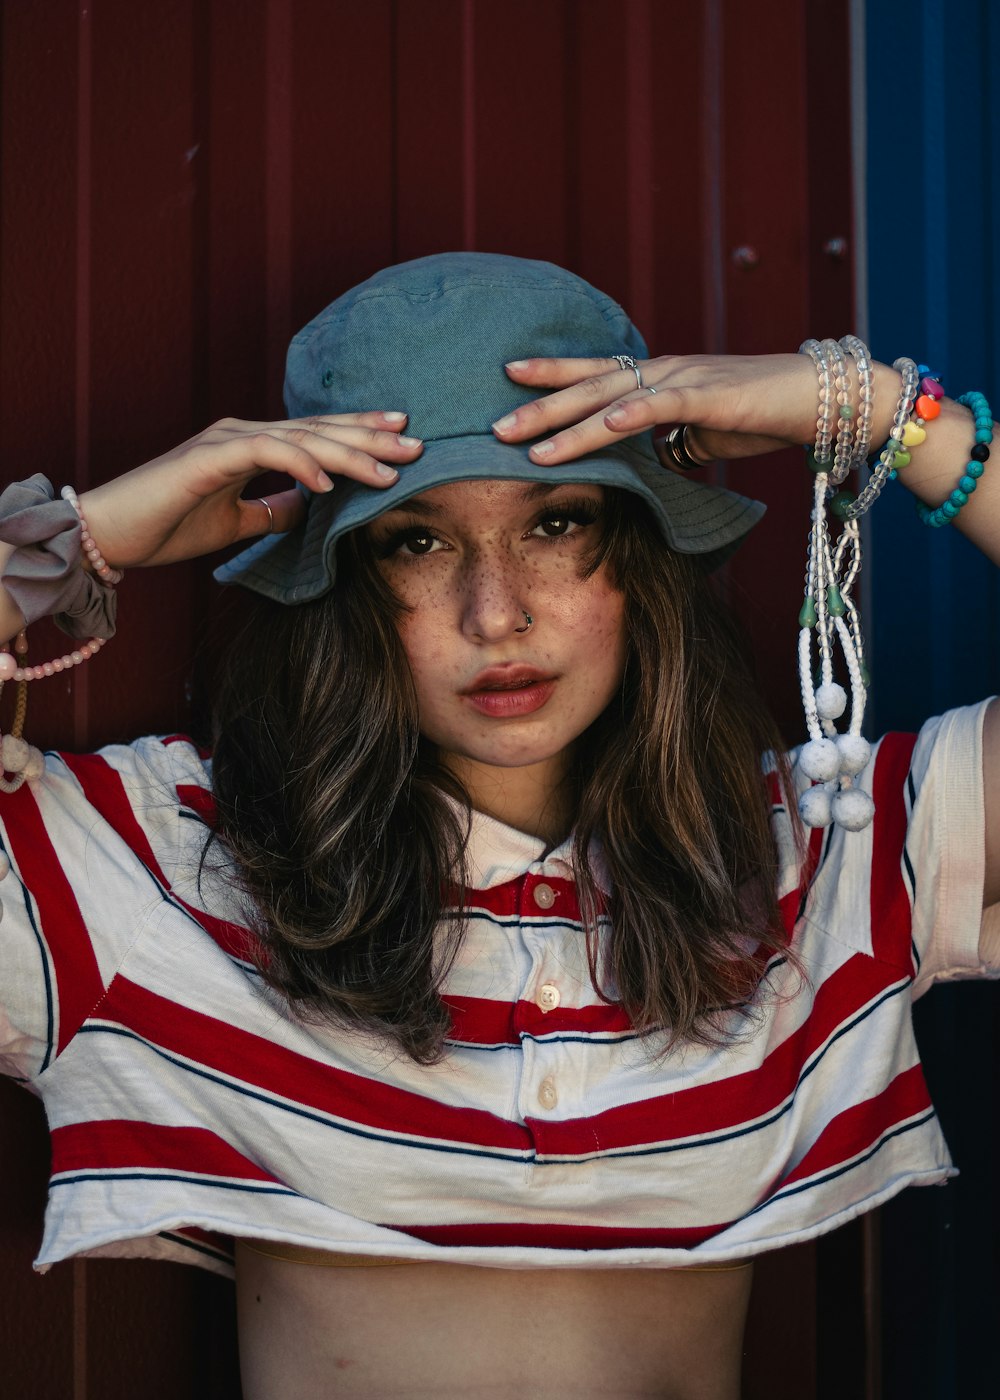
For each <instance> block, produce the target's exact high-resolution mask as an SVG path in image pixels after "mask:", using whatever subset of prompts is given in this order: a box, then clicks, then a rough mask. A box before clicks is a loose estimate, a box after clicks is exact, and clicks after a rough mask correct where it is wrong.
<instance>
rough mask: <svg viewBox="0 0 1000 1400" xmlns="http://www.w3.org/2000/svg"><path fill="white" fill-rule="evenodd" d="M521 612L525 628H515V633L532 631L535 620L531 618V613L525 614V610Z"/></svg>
mask: <svg viewBox="0 0 1000 1400" xmlns="http://www.w3.org/2000/svg"><path fill="white" fill-rule="evenodd" d="M521 612H522V613H523V614H524V626H523V627H515V628H514V631H515V632H527V631H529V630H530V628H531V627H533V626H534V623H535V619H534V618H533V617H532V616H531V613H526V612H524V609H523V608H522V609H521Z"/></svg>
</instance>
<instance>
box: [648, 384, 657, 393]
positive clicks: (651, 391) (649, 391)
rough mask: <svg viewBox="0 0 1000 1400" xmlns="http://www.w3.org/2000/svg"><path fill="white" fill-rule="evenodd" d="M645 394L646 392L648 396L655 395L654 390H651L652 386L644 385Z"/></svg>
mask: <svg viewBox="0 0 1000 1400" xmlns="http://www.w3.org/2000/svg"><path fill="white" fill-rule="evenodd" d="M646 392H647V393H650V394H655V393H656V390H655V389H654V388H653V386H652V384H647V385H646Z"/></svg>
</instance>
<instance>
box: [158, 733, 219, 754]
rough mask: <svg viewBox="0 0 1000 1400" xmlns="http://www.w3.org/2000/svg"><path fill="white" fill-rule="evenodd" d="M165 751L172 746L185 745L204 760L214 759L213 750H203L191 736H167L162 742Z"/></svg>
mask: <svg viewBox="0 0 1000 1400" xmlns="http://www.w3.org/2000/svg"><path fill="white" fill-rule="evenodd" d="M160 743H161V744H162V745H163V747H164V748H165V749H168V748H169V747H170V745H171V744H184V745H185V746H186V747H187V748H189V749H194V751H195V753H196V754H197V755H198V757H199V758H200V759H202V760H205V759H209V758H211V757H212V750H211V749H203V748H202V747H201V745H200V744H196V743H195V741H194V740H193V739H192V738H191V736H190V735H189V734H165V735H164V736H163V738H162V739H161V740H160Z"/></svg>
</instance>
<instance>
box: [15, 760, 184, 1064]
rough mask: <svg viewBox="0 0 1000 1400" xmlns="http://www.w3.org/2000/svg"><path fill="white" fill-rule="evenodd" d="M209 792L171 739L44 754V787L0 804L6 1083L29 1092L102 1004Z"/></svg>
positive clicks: (30, 787) (29, 787)
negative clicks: (186, 822)
mask: <svg viewBox="0 0 1000 1400" xmlns="http://www.w3.org/2000/svg"><path fill="white" fill-rule="evenodd" d="M209 787H210V778H209V768H208V764H207V762H206V760H205V757H204V756H203V755H202V754H200V753H199V752H198V750H197V749H196V748H195V746H194V745H193V744H191V743H190V742H189V741H187V740H185V739H182V738H178V737H171V738H148V739H140V740H138V741H137V742H136V743H134V744H130V745H116V746H113V747H109V748H106V749H102V750H101V751H100V752H99V753H95V754H83V755H74V754H57V753H50V754H47V755H46V761H45V773H44V775H43V776H42V777H41V778H40V779H38V780H37V781H34V782H27V783H24V784H23V785H22V786H21V787H20V788H19V789H18V791H17V792H15V793H9V794H2V795H0V843H2V848H3V851H4V853H5V854H6V855H7V857H8V858H9V860H10V862H11V871H10V874H9V875H8V876H7V877H6V879H5V880H4V881H3V883H2V884H0V899H2V901H3V918H2V921H0V1072H2V1073H4V1074H7V1075H10V1076H12V1077H13V1078H15V1079H19V1080H22V1081H26V1082H29V1083H30V1081H31V1080H33V1079H34V1078H36V1077H37V1076H38V1075H39V1074H41V1073H42V1072H43V1071H44V1070H45V1069H47V1068H48V1066H49V1065H50V1064H52V1062H53V1061H54V1060H55V1058H56V1057H57V1056H58V1055H59V1054H60V1052H61V1051H62V1050H63V1049H64V1048H65V1047H66V1045H67V1044H69V1042H70V1040H71V1039H72V1038H73V1036H74V1035H75V1034H76V1032H77V1031H78V1030H79V1028H80V1026H81V1025H82V1024H83V1022H84V1021H85V1020H86V1018H87V1017H88V1016H89V1015H90V1014H91V1013H92V1012H93V1010H94V1009H95V1007H96V1006H97V1005H98V1004H99V1002H100V1000H101V998H102V997H103V996H104V993H105V992H106V990H107V988H108V987H109V985H110V983H111V981H112V979H113V978H114V976H115V974H116V972H117V971H118V969H119V967H120V966H121V963H122V961H123V959H124V958H125V956H126V954H127V952H128V950H129V949H130V948H131V946H132V945H133V943H134V942H135V941H136V939H137V938H139V937H140V936H141V934H142V932H143V930H144V929H145V928H146V926H147V925H148V923H149V921H150V919H151V918H152V917H153V916H154V914H155V913H156V912H157V911H158V910H159V909H160V908H161V906H162V901H163V897H164V896H163V892H164V889H165V888H168V887H169V880H170V878H171V874H172V868H173V867H176V866H177V865H178V863H179V862H180V860H181V859H182V847H183V844H184V843H183V841H182V834H183V835H187V833H182V825H183V822H182V818H183V817H184V816H185V815H188V816H195V817H196V819H200V817H201V816H202V814H203V812H204V809H205V807H206V805H207V804H208V802H209V801H210V793H209ZM189 852H190V842H188V853H189ZM188 861H190V854H188Z"/></svg>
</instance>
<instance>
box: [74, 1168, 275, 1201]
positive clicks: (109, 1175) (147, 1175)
mask: <svg viewBox="0 0 1000 1400" xmlns="http://www.w3.org/2000/svg"><path fill="white" fill-rule="evenodd" d="M85 1181H182V1182H184V1184H185V1185H186V1186H209V1187H211V1188H213V1189H214V1190H218V1191H248V1192H250V1193H251V1194H252V1195H257V1196H295V1197H296V1198H297V1199H299V1200H301V1199H302V1194H301V1192H299V1191H289V1190H288V1188H287V1187H285V1186H265V1185H263V1184H262V1185H260V1186H254V1185H251V1184H250V1183H249V1182H235V1181H211V1180H210V1179H209V1178H207V1177H204V1176H189V1175H187V1174H186V1173H185V1172H155V1171H152V1172H135V1171H110V1172H109V1171H92V1172H78V1173H77V1174H76V1175H75V1176H54V1177H52V1178H51V1180H50V1181H49V1186H76V1185H78V1184H79V1183H81V1182H85Z"/></svg>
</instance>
